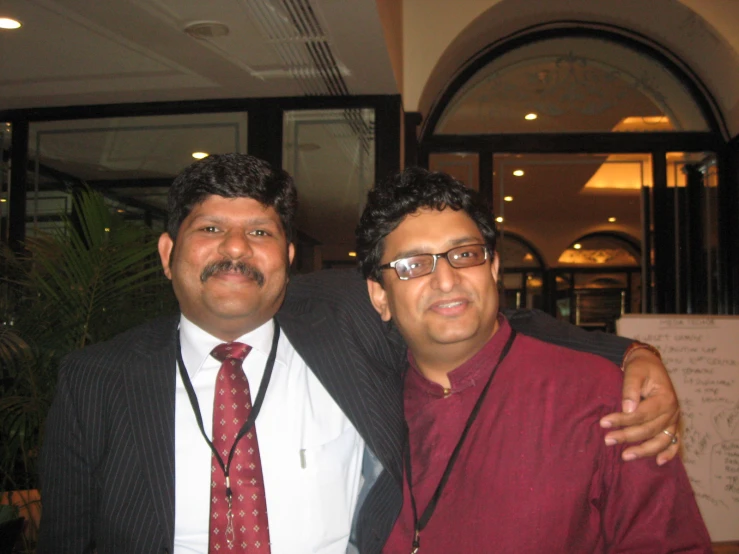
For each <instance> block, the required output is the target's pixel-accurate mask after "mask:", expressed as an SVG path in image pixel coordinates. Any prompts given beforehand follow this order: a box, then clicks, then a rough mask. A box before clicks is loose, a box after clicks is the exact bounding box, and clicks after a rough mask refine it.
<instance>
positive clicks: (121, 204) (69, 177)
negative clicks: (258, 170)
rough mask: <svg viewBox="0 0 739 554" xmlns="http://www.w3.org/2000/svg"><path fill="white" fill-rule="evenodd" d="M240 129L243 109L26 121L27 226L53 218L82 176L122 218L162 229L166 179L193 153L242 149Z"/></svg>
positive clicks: (39, 225)
mask: <svg viewBox="0 0 739 554" xmlns="http://www.w3.org/2000/svg"><path fill="white" fill-rule="evenodd" d="M246 131H247V114H246V113H244V112H238V113H216V114H185V115H171V116H152V117H126V118H101V119H88V120H75V121H49V122H39V123H33V124H32V125H31V126H30V138H29V159H30V160H31V162H32V163H33V164H34V170H33V175H32V176H30V178H29V181H28V183H29V185H30V188H31V190H30V191H29V193H28V200H27V202H28V204H27V206H28V209H27V213H28V216H29V217H30V218H31V220H32V222H31V223H30V224H29V225H28V226H27V229H26V234H27V236H33V235H34V233H36V232H37V231H39V230H42V229H43V228H45V227H48V226H52V225H54V224H55V221H58V216H59V214H61V213H62V212H64V211H65V210H67V209H68V207H69V198H68V195H67V192H68V191H69V190H70V189H71V188H72V187H74V186H76V185H79V184H82V183H86V184H88V185H90V186H91V187H92V188H94V189H96V190H99V191H100V192H102V193H103V195H104V196H105V197H106V198H107V199H108V201H109V203H110V204H111V205H112V206H115V207H116V208H117V209H118V210H119V212H121V213H122V214H124V215H125V217H126V218H128V219H132V220H139V221H142V222H143V223H145V224H147V225H149V226H152V227H154V228H155V229H157V230H159V229H163V225H164V221H165V219H166V198H167V192H168V189H169V186H170V184H171V182H172V179H173V178H174V177H175V176H176V175H177V174H178V173H179V172H180V171H182V169H184V168H185V167H186V166H187V165H189V164H190V163H192V162H193V161H194V159H195V157H196V154H197V153H203V154H204V155H207V154H214V153H226V152H242V153H246V137H247V134H246ZM200 156H201V157H202V155H200Z"/></svg>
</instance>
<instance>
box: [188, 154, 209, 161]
mask: <svg viewBox="0 0 739 554" xmlns="http://www.w3.org/2000/svg"><path fill="white" fill-rule="evenodd" d="M192 157H193V158H195V159H196V160H202V159H203V158H207V157H208V153H207V152H193V153H192Z"/></svg>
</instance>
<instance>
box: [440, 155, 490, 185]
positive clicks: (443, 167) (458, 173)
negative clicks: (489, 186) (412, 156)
mask: <svg viewBox="0 0 739 554" xmlns="http://www.w3.org/2000/svg"><path fill="white" fill-rule="evenodd" d="M429 169H430V170H431V171H443V172H444V173H448V174H449V175H451V176H452V177H454V178H455V179H457V181H460V182H462V183H464V184H465V185H467V186H468V187H469V188H471V189H472V190H480V156H479V155H478V154H477V153H474V152H453V153H441V154H431V155H430V156H429Z"/></svg>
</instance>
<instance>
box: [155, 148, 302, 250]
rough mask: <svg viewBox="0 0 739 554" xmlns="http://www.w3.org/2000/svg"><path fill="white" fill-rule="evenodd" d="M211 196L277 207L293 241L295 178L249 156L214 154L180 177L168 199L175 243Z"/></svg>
mask: <svg viewBox="0 0 739 554" xmlns="http://www.w3.org/2000/svg"><path fill="white" fill-rule="evenodd" d="M211 195H217V196H223V197H224V198H253V199H254V200H256V201H257V202H259V203H260V204H262V205H264V206H270V207H272V208H274V210H275V211H276V212H277V215H279V217H280V223H281V224H282V229H283V231H284V232H285V236H286V237H287V242H288V243H290V242H292V239H293V234H294V232H295V211H296V210H297V206H298V193H297V191H296V190H295V183H294V182H293V179H292V177H290V175H289V174H288V173H287V172H286V171H283V170H282V169H274V168H273V167H272V166H271V165H269V164H268V163H267V162H265V161H264V160H260V159H259V158H255V157H254V156H249V155H247V154H214V155H212V156H208V157H207V158H203V159H202V160H198V161H197V162H195V163H193V164H191V165H190V166H188V167H187V168H185V170H184V171H183V172H182V173H180V174H179V175H178V176H177V178H176V179H175V180H174V182H173V183H172V186H171V187H170V189H169V195H168V197H167V213H168V216H169V219H168V221H167V233H169V236H170V237H171V238H172V240H173V241H174V240H176V239H177V233H178V231H179V229H180V225H182V222H183V221H184V220H185V218H186V217H187V216H188V215H189V214H190V212H191V211H192V209H193V208H194V207H195V206H197V205H198V204H200V203H201V202H204V201H205V199H206V198H207V197H208V196H211Z"/></svg>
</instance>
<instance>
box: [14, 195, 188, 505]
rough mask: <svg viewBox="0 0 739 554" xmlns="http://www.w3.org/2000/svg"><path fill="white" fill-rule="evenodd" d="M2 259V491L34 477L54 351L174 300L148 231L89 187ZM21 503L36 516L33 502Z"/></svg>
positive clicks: (98, 336) (30, 484) (96, 337)
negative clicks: (66, 212)
mask: <svg viewBox="0 0 739 554" xmlns="http://www.w3.org/2000/svg"><path fill="white" fill-rule="evenodd" d="M1 263H2V264H3V266H4V270H5V271H4V272H3V273H4V278H3V281H2V288H1V289H0V442H2V444H3V453H2V458H1V459H0V478H1V479H2V481H1V484H0V492H3V491H9V490H16V491H21V490H28V489H36V488H37V487H38V474H37V461H38V454H39V451H40V448H41V444H42V442H43V436H44V421H45V418H46V414H47V412H48V409H49V406H50V404H51V401H52V399H53V396H54V387H55V384H56V375H57V371H58V367H59V362H60V360H61V359H62V358H63V357H64V356H65V355H66V354H67V353H69V352H71V351H73V350H75V349H78V348H83V347H85V346H87V345H89V344H92V343H95V342H99V341H103V340H106V339H108V338H110V337H112V336H113V335H115V334H117V333H119V332H121V331H123V330H125V329H127V328H129V327H131V326H133V325H136V324H138V323H140V322H141V321H143V320H145V319H148V318H150V317H153V316H155V315H159V314H160V313H165V312H167V311H171V310H173V309H175V306H176V304H175V302H174V297H173V295H172V293H171V288H170V287H169V284H168V282H167V280H166V279H165V278H164V276H163V275H162V272H161V269H160V265H159V262H158V258H157V254H156V236H154V234H153V232H152V231H151V230H150V229H148V228H146V227H144V226H143V225H135V224H132V223H131V222H127V221H125V220H124V219H123V217H122V216H121V215H120V214H118V213H117V212H116V211H115V210H112V209H111V208H110V206H108V205H107V204H106V201H105V200H104V198H103V197H102V196H101V195H99V194H98V193H96V192H94V191H92V190H89V189H81V190H78V191H77V192H76V193H75V194H74V199H73V209H72V214H71V215H70V216H69V217H66V216H65V217H64V218H63V220H62V222H61V225H60V226H59V227H58V228H57V229H55V230H54V231H53V232H51V233H47V234H44V235H42V236H37V237H34V238H33V239H29V240H28V241H26V243H25V251H24V252H23V253H21V254H17V253H13V252H10V251H9V250H5V251H4V252H3V255H2V259H1ZM42 493H43V491H42ZM6 496H7V494H6ZM15 497H16V498H24V495H23V494H22V493H18V494H16V495H15ZM25 498H26V500H25V504H29V503H31V502H36V503H37V502H38V501H37V500H34V495H33V494H31V495H28V494H26V495H25ZM35 498H36V499H37V498H38V495H36V496H35ZM5 503H10V502H5ZM21 503H24V501H21ZM23 508H25V509H26V514H27V515H30V516H31V518H32V519H36V520H37V519H38V511H39V510H38V506H36V509H35V511H34V509H33V507H32V506H28V505H26V506H22V507H21V511H22V510H23ZM29 508H30V514H29V511H28V510H29Z"/></svg>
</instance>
